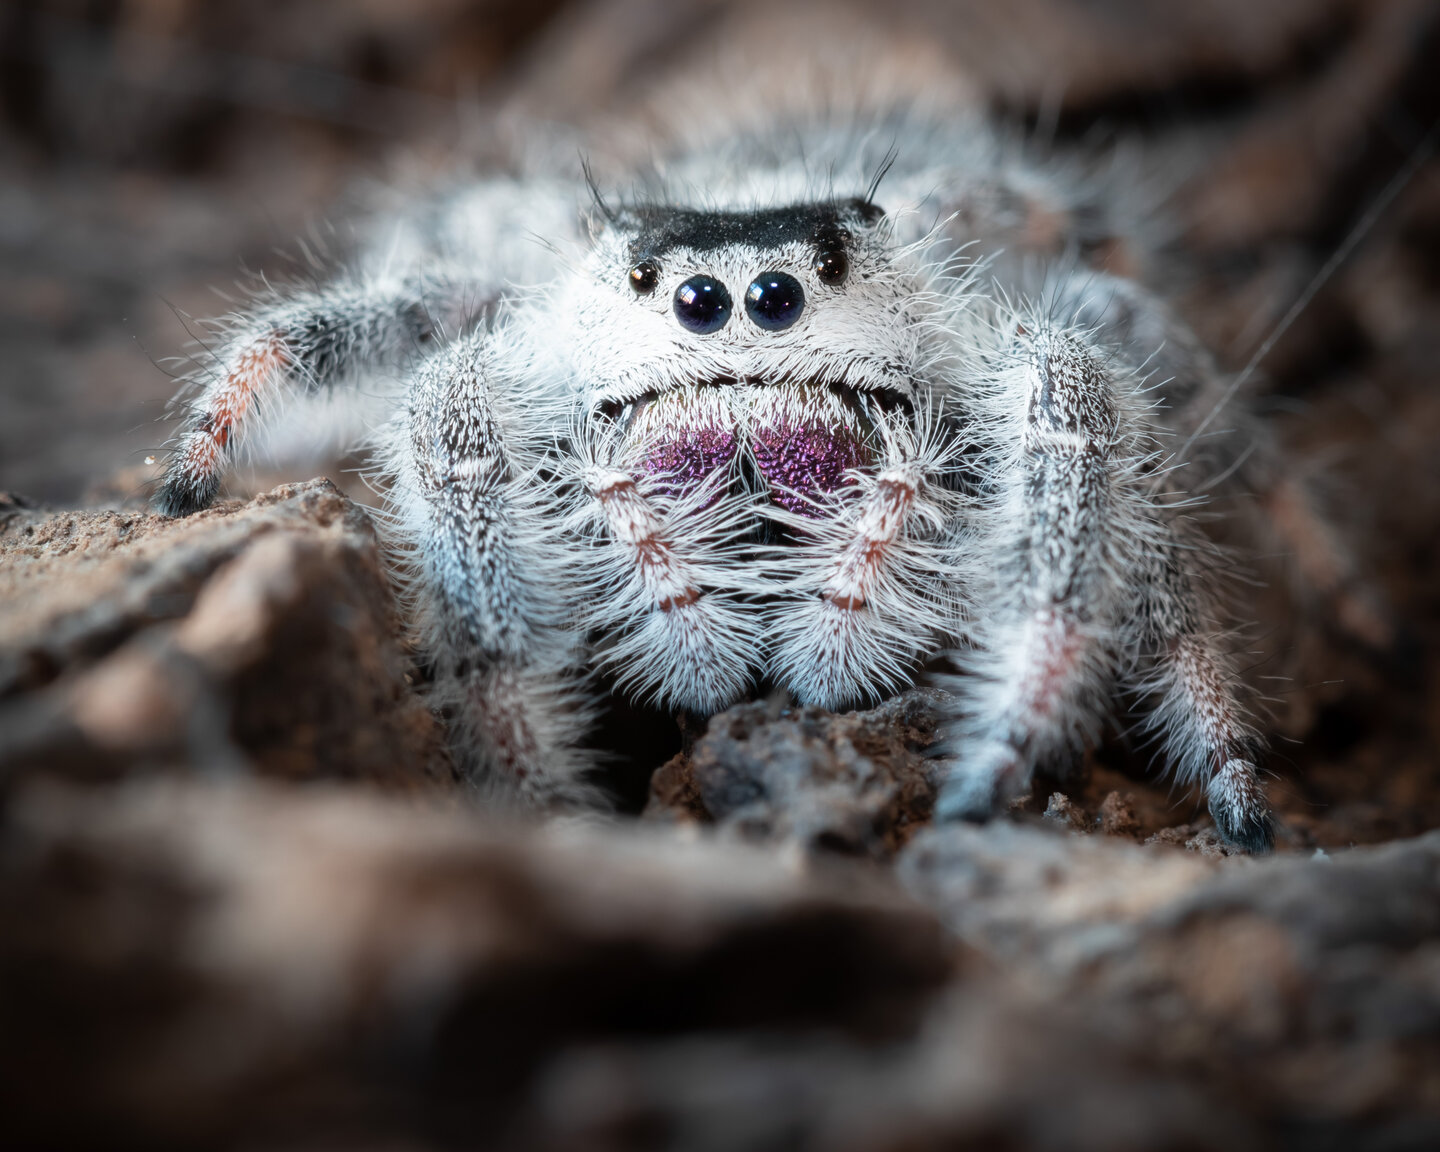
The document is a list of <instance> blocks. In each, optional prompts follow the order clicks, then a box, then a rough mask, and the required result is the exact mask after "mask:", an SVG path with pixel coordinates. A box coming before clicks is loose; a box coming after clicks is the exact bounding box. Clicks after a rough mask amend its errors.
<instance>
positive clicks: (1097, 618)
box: [161, 115, 1273, 849]
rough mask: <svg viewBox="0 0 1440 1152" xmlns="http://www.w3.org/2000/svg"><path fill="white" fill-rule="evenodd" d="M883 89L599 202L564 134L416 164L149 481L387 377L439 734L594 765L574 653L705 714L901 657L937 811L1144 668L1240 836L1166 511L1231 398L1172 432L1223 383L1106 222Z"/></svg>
mask: <svg viewBox="0 0 1440 1152" xmlns="http://www.w3.org/2000/svg"><path fill="white" fill-rule="evenodd" d="M884 123H885V125H886V134H885V136H884V137H883V139H879V140H877V139H876V137H875V135H874V134H873V133H872V134H867V133H865V132H864V131H862V130H860V129H859V128H855V127H854V126H853V125H852V126H850V127H845V126H841V127H838V128H837V127H836V126H835V125H833V124H832V125H828V126H827V125H824V124H816V125H814V126H812V127H810V128H806V129H796V130H795V131H793V132H791V133H787V134H786V135H785V137H784V138H783V140H779V139H777V140H769V141H766V142H763V146H762V143H761V142H757V141H755V140H754V139H753V138H752V137H748V136H746V135H744V134H740V135H737V136H736V138H735V139H734V140H732V141H730V142H728V143H719V142H711V144H710V146H708V147H707V148H705V149H703V150H697V151H693V152H691V151H687V150H685V149H680V150H678V151H677V152H676V153H675V155H673V156H672V157H671V158H670V159H669V160H667V161H664V162H663V163H662V164H661V165H660V167H661V168H662V169H663V170H664V171H663V173H662V176H663V183H664V184H665V186H666V187H668V188H672V189H683V190H687V191H686V192H685V194H670V195H664V196H657V197H654V198H651V199H646V200H637V201H636V202H633V203H627V204H619V205H617V206H615V207H610V206H609V205H607V203H606V201H605V200H604V199H603V198H601V197H599V196H598V195H597V196H595V198H594V199H593V201H591V202H589V203H587V202H586V195H585V182H584V181H583V180H582V179H580V173H578V172H577V173H575V174H574V177H575V179H574V180H573V181H571V182H568V183H567V181H566V179H565V174H563V173H552V174H550V175H548V176H546V177H544V178H539V177H537V178H533V179H529V180H495V181H493V182H480V183H478V184H474V185H471V186H469V187H467V188H464V189H461V190H459V191H456V192H452V193H450V194H448V195H447V196H443V197H439V198H437V199H436V201H435V202H434V203H432V204H429V205H427V206H426V207H425V208H424V210H423V211H420V212H417V213H414V214H413V215H412V216H410V217H409V218H407V220H405V221H402V222H401V223H400V224H399V225H398V227H392V228H390V229H387V230H386V231H385V232H384V234H383V239H381V240H377V244H376V249H375V255H374V256H373V257H368V258H364V257H362V259H361V262H360V264H359V266H358V271H356V272H354V273H351V274H348V275H342V276H339V277H337V279H336V281H335V282H334V283H333V284H331V285H328V286H325V287H322V288H319V289H315V290H307V291H297V292H295V293H290V294H285V293H279V294H276V295H275V296H274V297H273V298H270V299H267V300H264V301H261V302H260V303H259V304H258V305H257V307H256V308H255V309H254V310H253V311H251V312H250V313H249V314H247V315H244V316H241V317H239V318H237V319H235V320H233V321H232V322H230V323H228V324H227V325H226V326H225V329H224V333H225V335H224V340H223V342H222V344H221V349H220V351H219V353H218V356H217V364H216V365H215V366H214V367H215V369H216V370H214V371H209V372H207V373H206V374H205V375H204V377H203V383H202V387H201V392H200V395H199V398H198V400H197V402H196V404H195V406H194V412H193V415H192V417H191V419H190V422H189V424H188V425H187V427H186V428H185V430H184V432H183V434H182V436H181V438H180V440H179V442H178V443H177V446H176V452H175V454H174V457H173V461H172V464H171V466H170V469H169V472H168V474H167V476H166V480H165V485H164V489H163V491H162V495H161V503H162V507H164V508H165V509H167V510H168V511H170V512H172V513H174V514H183V513H185V512H187V511H190V510H193V509H194V508H195V507H198V506H201V505H203V504H204V503H205V502H207V501H208V500H209V499H210V498H211V497H212V496H213V494H214V493H215V491H216V488H217V486H218V483H219V478H220V474H221V471H222V469H223V467H224V464H225V461H226V460H227V459H228V457H229V456H230V455H231V454H232V453H233V452H234V451H235V449H236V447H237V445H238V444H239V442H240V441H241V440H242V439H243V437H244V436H245V435H246V433H247V431H248V430H249V428H250V426H252V425H254V424H255V423H256V421H257V415H260V414H264V415H265V416H266V417H267V418H273V417H271V416H270V414H271V413H278V412H280V411H282V410H283V408H282V406H281V405H279V404H278V403H276V401H280V400H283V399H285V398H287V397H291V396H296V395H301V394H305V393H308V392H325V393H328V394H332V395H334V396H346V395H354V396H359V395H362V394H363V395H370V396H374V395H376V394H377V393H378V394H380V395H381V397H382V399H384V398H385V397H386V396H388V401H387V403H388V408H389V418H388V420H386V421H384V422H383V424H382V426H381V430H380V434H379V435H378V437H377V440H376V445H375V447H376V452H377V457H378V460H379V464H380V471H381V473H382V476H383V478H384V481H385V484H386V487H387V493H388V498H389V502H390V506H389V510H388V516H387V518H386V524H387V528H388V539H389V542H390V545H391V548H392V554H393V555H394V557H395V562H396V571H397V574H398V576H399V577H400V578H401V579H402V581H404V582H405V584H406V586H407V588H408V591H409V593H410V596H411V602H412V606H413V611H414V615H415V619H416V622H417V626H418V628H419V632H420V636H421V639H422V642H423V643H424V645H425V647H426V648H427V650H428V651H429V653H430V655H431V657H432V659H433V662H434V665H435V668H436V670H437V689H436V691H437V694H439V695H440V696H441V697H442V698H443V699H444V700H445V701H446V703H447V704H448V714H449V715H451V716H452V717H453V721H452V723H453V727H454V731H455V735H456V741H457V747H458V749H459V750H460V754H461V760H462V762H463V763H465V764H466V765H467V767H468V769H469V770H470V771H472V772H473V773H474V774H475V775H476V777H477V778H480V779H485V780H488V781H491V782H494V783H495V784H496V785H497V786H504V787H505V788H507V789H508V790H510V791H511V792H513V793H516V794H518V795H520V796H522V797H526V798H529V799H531V800H533V801H535V802H537V803H542V804H548V803H565V804H571V803H576V802H585V801H586V800H587V799H588V798H589V793H588V792H587V790H586V787H585V784H584V781H585V779H586V776H587V772H588V770H589V768H590V767H591V766H592V764H593V760H592V759H591V756H590V753H589V752H587V750H586V749H587V745H586V740H587V733H588V731H589V727H590V725H591V720H592V716H591V712H592V709H591V702H592V700H593V697H594V694H595V692H596V688H595V685H596V684H597V683H598V682H599V681H597V679H596V678H595V677H596V671H597V670H599V669H606V670H608V671H609V672H610V673H611V674H612V675H613V679H614V682H615V684H616V685H617V687H618V690H619V691H622V692H628V693H631V694H633V695H636V696H641V697H648V698H651V699H654V700H658V701H659V702H661V703H663V704H665V705H668V706H672V707H679V708H684V709H687V710H691V711H695V712H713V711H715V710H717V709H719V708H722V707H724V706H725V705H727V704H729V703H731V702H733V701H735V700H737V699H741V698H743V697H744V695H745V694H746V693H747V692H749V691H752V690H753V689H754V688H755V687H756V686H757V685H760V684H762V683H770V684H775V685H778V686H780V687H783V688H785V689H787V690H788V691H789V692H790V693H791V695H792V696H793V697H795V698H796V699H798V700H800V701H803V702H806V703H814V704H820V705H824V706H828V707H840V706H845V705H849V704H852V703H856V702H859V701H862V700H866V699H873V698H876V697H878V696H882V695H884V694H885V693H887V692H890V691H892V690H894V689H896V688H898V687H900V686H903V685H904V684H906V683H907V682H909V681H910V680H911V679H913V677H914V676H915V675H916V674H917V671H918V670H919V669H920V667H921V666H922V664H923V663H924V662H925V661H926V660H927V658H930V657H932V656H935V657H941V658H944V659H948V660H950V661H951V663H952V664H953V665H954V666H955V668H956V672H957V673H958V674H957V675H954V676H953V677H952V678H951V679H950V680H949V682H948V683H949V687H951V688H952V689H953V692H954V697H955V701H956V703H955V711H954V715H953V716H952V717H951V719H950V729H951V735H950V739H949V741H948V745H947V751H946V759H945V761H944V763H943V764H942V766H941V770H943V772H944V773H945V776H946V783H945V786H944V788H943V790H942V794H941V799H940V814H941V815H942V816H965V817H971V818H984V817H985V816H987V815H989V814H990V813H991V812H992V811H993V810H994V809H995V808H996V807H997V806H999V805H1002V804H1003V803H1004V802H1005V801H1006V800H1007V799H1008V798H1009V797H1011V796H1013V795H1015V794H1016V793H1017V792H1018V791H1020V790H1022V789H1024V788H1025V787H1027V786H1028V783H1029V780H1030V775H1031V772H1032V770H1033V769H1034V768H1035V767H1036V766H1037V765H1039V764H1042V763H1044V762H1046V761H1055V760H1063V759H1064V758H1066V757H1071V756H1073V755H1074V754H1075V753H1076V751H1077V750H1078V748H1079V746H1080V744H1081V742H1082V741H1083V740H1084V739H1086V738H1088V737H1090V736H1092V735H1094V733H1095V732H1096V730H1097V729H1098V727H1099V726H1100V724H1101V723H1102V721H1104V720H1105V718H1106V717H1107V716H1110V715H1112V714H1113V713H1114V711H1115V706H1116V703H1117V702H1118V701H1120V700H1127V701H1130V700H1138V701H1141V702H1143V703H1145V704H1146V705H1147V706H1148V715H1149V716H1150V718H1151V725H1152V729H1153V731H1154V732H1155V733H1156V735H1157V736H1158V738H1159V739H1160V741H1161V743H1162V746H1163V749H1164V752H1165V755H1166V757H1167V759H1168V760H1169V761H1170V763H1171V764H1172V765H1174V767H1175V768H1176V769H1177V770H1178V771H1179V772H1180V773H1181V774H1182V775H1183V777H1184V778H1185V779H1187V780H1192V781H1195V782H1197V783H1200V784H1202V785H1203V786H1204V788H1205V790H1206V793H1207V796H1208V799H1209V802H1210V808H1211V811H1212V813H1213V814H1214V816H1215V820H1216V823H1217V826H1218V827H1219V830H1220V832H1221V834H1222V835H1223V836H1225V837H1226V838H1227V839H1229V840H1230V841H1231V842H1233V843H1235V844H1238V845H1240V846H1242V847H1245V848H1249V849H1263V848H1266V847H1268V845H1269V844H1270V839H1271V831H1270V821H1269V815H1268V810H1267V807H1266V804H1265V799H1264V795H1263V792H1262V790H1261V789H1260V787H1259V785H1258V783H1257V780H1256V768H1255V760H1256V755H1257V750H1258V748H1259V740H1258V737H1257V734H1256V733H1255V731H1254V729H1253V728H1252V727H1251V725H1250V723H1249V721H1248V719H1247V715H1246V711H1245V708H1244V706H1243V704H1242V702H1241V696H1240V693H1241V691H1242V690H1241V689H1240V688H1239V686H1238V685H1237V682H1236V678H1235V676H1234V675H1233V674H1232V671H1231V667H1230V662H1229V657H1228V655H1227V652H1226V647H1225V644H1224V636H1225V635H1226V633H1225V632H1224V631H1223V629H1222V626H1221V621H1220V619H1219V611H1218V609H1217V607H1216V604H1217V600H1216V597H1215V595H1214V593H1213V585H1214V582H1215V578H1216V577H1215V566H1214V564H1213V562H1212V557H1213V555H1214V553H1213V550H1212V549H1210V548H1209V547H1208V546H1207V545H1206V544H1205V541H1204V539H1203V538H1202V537H1201V536H1199V535H1198V534H1197V533H1196V532H1195V531H1194V530H1193V529H1192V528H1191V527H1190V526H1189V524H1188V522H1187V521H1186V520H1185V518H1184V516H1183V509H1184V507H1185V506H1186V504H1187V501H1188V499H1189V492H1190V491H1192V490H1194V489H1197V488H1200V487H1201V486H1202V485H1203V484H1204V483H1206V482H1208V481H1209V480H1210V479H1211V477H1213V478H1215V480H1216V481H1217V482H1225V483H1229V484H1235V483H1238V482H1242V481H1246V480H1248V481H1249V482H1251V483H1253V484H1255V485H1257V486H1258V485H1262V484H1263V483H1265V482H1266V481H1265V477H1266V476H1267V475H1273V472H1267V471H1266V470H1265V469H1263V468H1260V467H1259V464H1258V462H1259V461H1261V460H1263V459H1265V458H1266V456H1267V454H1268V453H1269V448H1268V447H1267V443H1266V441H1265V440H1264V438H1263V436H1261V435H1260V434H1259V432H1258V431H1257V429H1256V427H1255V425H1254V424H1253V422H1251V421H1249V420H1248V419H1247V418H1245V417H1244V413H1243V412H1239V413H1237V412H1234V411H1233V410H1232V412H1231V417H1232V418H1231V419H1229V420H1228V421H1227V425H1228V428H1229V430H1228V431H1226V432H1224V433H1223V434H1219V435H1217V434H1214V432H1215V430H1213V429H1212V434H1210V435H1207V436H1206V437H1205V454H1204V456H1203V459H1201V458H1197V459H1196V460H1190V459H1188V458H1186V453H1187V452H1188V451H1189V449H1190V443H1191V441H1192V440H1196V439H1197V438H1198V432H1199V431H1201V430H1204V428H1205V426H1206V425H1207V424H1208V423H1209V422H1210V421H1211V419H1212V416H1213V413H1214V412H1215V411H1216V405H1217V404H1218V403H1220V402H1221V400H1223V399H1228V395H1227V390H1226V382H1225V380H1224V379H1223V378H1222V377H1221V376H1220V375H1219V374H1218V373H1217V372H1216V370H1215V368H1214V366H1213V364H1212V363H1211V361H1210V360H1209V359H1208V358H1207V357H1206V356H1205V354H1204V353H1203V351H1201V350H1200V349H1199V346H1198V344H1197V343H1196V341H1195V340H1194V339H1193V337H1191V336H1190V335H1189V333H1188V332H1187V331H1186V330H1185V329H1184V327H1183V326H1182V325H1181V324H1180V323H1179V322H1178V321H1176V320H1175V318H1174V317H1173V316H1172V315H1171V314H1170V313H1169V311H1168V310H1167V309H1166V308H1165V307H1164V305H1163V304H1161V303H1160V302H1159V301H1158V300H1157V299H1156V298H1155V297H1154V296H1153V295H1151V294H1150V293H1149V292H1147V291H1146V290H1145V289H1144V288H1143V287H1141V286H1140V285H1138V284H1137V283H1135V282H1134V281H1132V280H1126V279H1120V278H1117V277H1114V276H1111V275H1107V274H1106V273H1105V272H1104V271H1103V269H1098V268H1095V267H1091V266H1089V265H1087V263H1086V259H1087V257H1093V258H1097V259H1098V258H1100V257H1099V256H1098V255H1097V254H1109V255H1110V256H1113V255H1114V254H1115V253H1117V252H1123V251H1124V248H1125V244H1126V243H1127V240H1126V238H1125V235H1124V230H1123V229H1121V228H1118V227H1116V226H1115V222H1114V220H1113V219H1111V218H1110V213H1109V205H1108V202H1107V201H1106V200H1105V198H1104V196H1103V195H1101V194H1100V193H1098V192H1097V191H1096V190H1095V189H1093V188H1088V189H1087V188H1080V187H1077V186H1074V185H1073V184H1071V183H1067V182H1066V181H1064V180H1061V179H1059V178H1052V177H1048V176H1047V175H1046V174H1045V170H1044V169H1043V168H1040V167H1037V166H1034V165H1030V164H1027V163H1023V162H1021V161H1018V160H1017V159H1016V158H1015V156H1014V154H1013V153H1011V152H1008V151H1006V150H1003V149H1000V148H998V147H997V146H996V145H995V143H994V139H993V137H992V136H990V135H989V133H988V132H987V130H986V129H985V128H984V127H983V126H981V125H978V124H974V123H966V122H962V121H960V120H958V119H956V120H946V121H943V122H941V121H926V120H921V119H918V118H914V117H912V118H909V119H907V118H906V117H904V116H898V115H896V116H890V117H889V118H888V119H886V120H885V121H884ZM886 153H888V154H886ZM886 169H888V175H887V176H886V178H885V182H884V185H883V192H882V191H881V190H880V188H879V187H877V185H876V183H875V181H874V179H873V176H874V174H875V172H876V171H877V170H882V171H883V170H886ZM822 180H823V183H824V187H825V189H826V191H825V192H824V193H823V194H822V193H819V192H817V188H819V187H820V186H821V182H822ZM836 188H851V189H855V190H857V191H856V193H855V194H843V195H837V194H835V193H834V192H833V189H836ZM860 189H864V190H865V191H864V192H863V193H860V192H859V191H858V190H860ZM531 233H538V234H539V236H540V237H541V238H542V239H543V240H544V241H545V243H543V244H537V243H534V240H533V237H532V235H530V234H531ZM957 253H959V254H960V255H958V256H957ZM397 254H399V255H397ZM1135 263H1136V262H1135V261H1134V260H1133V259H1132V260H1129V261H1127V262H1126V266H1127V267H1129V266H1135ZM467 301H468V302H474V301H482V302H485V307H484V309H483V311H482V315H481V317H480V318H479V320H478V322H474V323H472V324H470V325H469V326H468V327H462V328H460V329H456V328H455V327H454V326H453V323H452V324H451V325H450V327H449V331H450V333H451V335H450V338H449V339H448V340H444V339H439V340H437V339H435V336H436V335H437V334H438V332H439V331H440V330H441V329H442V328H444V327H445V325H443V324H440V323H438V322H437V317H438V318H442V319H443V318H445V317H454V316H456V315H458V314H460V313H462V312H463V311H464V304H465V302H467ZM197 379H202V378H200V377H197ZM386 381H398V382H399V388H398V390H397V389H395V388H391V389H390V390H389V392H388V393H387V392H386V390H385V383H386ZM383 414H384V413H383V412H382V415H383ZM1202 472H1203V473H1204V475H1201V474H1200V473H1202ZM941 654H948V655H943V657H942V655H941Z"/></svg>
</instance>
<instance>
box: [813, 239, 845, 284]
mask: <svg viewBox="0 0 1440 1152" xmlns="http://www.w3.org/2000/svg"><path fill="white" fill-rule="evenodd" d="M815 275H816V276H818V277H820V282H821V283H822V284H828V285H830V287H832V288H838V287H840V285H842V284H844V283H845V281H846V280H847V279H849V277H850V257H849V256H847V255H845V253H844V252H843V251H841V250H840V249H838V248H837V249H835V250H833V251H831V252H822V253H820V255H819V256H817V257H816V258H815Z"/></svg>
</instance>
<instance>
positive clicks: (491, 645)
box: [383, 329, 596, 807]
mask: <svg viewBox="0 0 1440 1152" xmlns="http://www.w3.org/2000/svg"><path fill="white" fill-rule="evenodd" d="M503 339H504V330H503V329H502V330H500V331H499V332H498V333H497V334H496V335H495V336H493V337H491V336H481V335H476V336H472V337H470V338H468V339H465V340H462V341H460V342H458V343H457V344H455V345H454V346H452V347H451V348H449V349H447V350H446V351H445V352H443V353H441V354H439V355H437V356H435V357H433V358H431V359H430V360H427V361H426V362H425V363H423V364H422V365H421V366H420V368H419V369H418V370H417V372H416V374H415V376H414V378H413V381H412V383H411V386H410V391H409V397H408V401H407V404H406V408H405V411H404V412H403V413H402V414H401V416H400V417H399V418H398V419H397V421H396V422H395V424H394V426H393V427H392V429H391V433H390V436H389V439H388V442H387V443H386V444H385V445H384V446H383V447H384V449H385V452H386V456H387V459H388V463H389V466H390V468H391V470H392V473H393V485H392V491H391V513H392V515H391V517H390V532H391V543H392V544H393V546H394V548H395V550H396V552H397V554H398V555H399V557H400V559H401V561H402V575H403V576H404V577H405V578H406V579H407V582H408V583H409V585H410V588H411V590H412V592H413V596H414V599H415V601H416V607H417V608H418V610H419V612H418V615H419V619H420V624H421V629H422V636H423V639H424V641H425V644H426V647H427V648H428V650H429V651H430V653H431V654H432V656H433V657H434V659H435V662H436V671H437V678H438V681H439V691H440V695H441V698H442V700H444V702H445V703H447V704H448V705H449V706H450V708H451V709H453V720H452V726H453V728H454V730H455V732H456V733H457V736H458V740H457V744H458V747H459V751H460V755H461V760H462V765H463V767H464V768H465V770H466V771H467V773H468V774H469V775H471V776H472V778H474V779H476V780H477V782H480V783H483V784H485V785H486V786H488V787H490V788H493V789H496V790H498V791H500V792H502V793H510V794H514V795H518V796H519V797H520V798H521V799H522V800H523V801H525V802H527V803H530V804H534V805H537V806H544V807H555V806H560V807H572V806H577V805H587V806H588V805H591V804H593V803H594V801H595V800H596V796H595V794H594V791H593V789H591V788H590V787H589V786H588V785H587V784H586V782H585V775H586V773H587V771H588V770H589V769H590V768H591V767H593V759H592V757H590V756H589V755H588V754H587V753H585V752H584V751H583V750H582V748H581V741H582V738H583V737H584V735H585V733H586V730H587V728H588V727H589V724H590V721H591V707H590V694H589V693H588V692H587V689H586V684H585V680H584V677H583V675H582V673H581V663H582V637H581V636H580V635H579V634H578V633H577V630H576V626H575V624H574V623H573V615H574V612H575V608H576V604H575V601H576V599H577V597H576V596H575V595H574V592H573V589H574V586H575V573H574V560H573V555H572V551H571V548H570V547H569V546H568V545H567V542H566V539H565V536H564V534H563V532H562V527H561V524H560V523H559V520H560V517H558V516H557V514H556V512H555V508H556V506H557V503H558V502H557V499H556V496H555V493H554V492H553V490H552V489H551V487H550V486H549V484H548V483H547V482H545V481H544V480H542V479H541V475H542V473H541V470H540V467H539V466H540V464H541V462H542V453H543V451H544V447H545V446H544V444H543V442H542V441H541V438H540V436H539V435H537V434H536V433H534V432H528V431H527V429H526V428H525V427H524V425H523V424H522V422H521V416H522V413H520V412H516V411H511V410H507V409H506V407H505V390H506V385H507V384H508V383H511V382H510V381H508V379H507V376H506V374H505V372H504V371H503V370H501V369H498V368H497V365H496V359H497V357H496V356H495V348H494V343H495V341H497V340H503ZM513 383H514V384H515V385H517V387H518V388H523V387H524V386H525V384H526V382H523V381H518V380H517V381H514V382H513Z"/></svg>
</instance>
